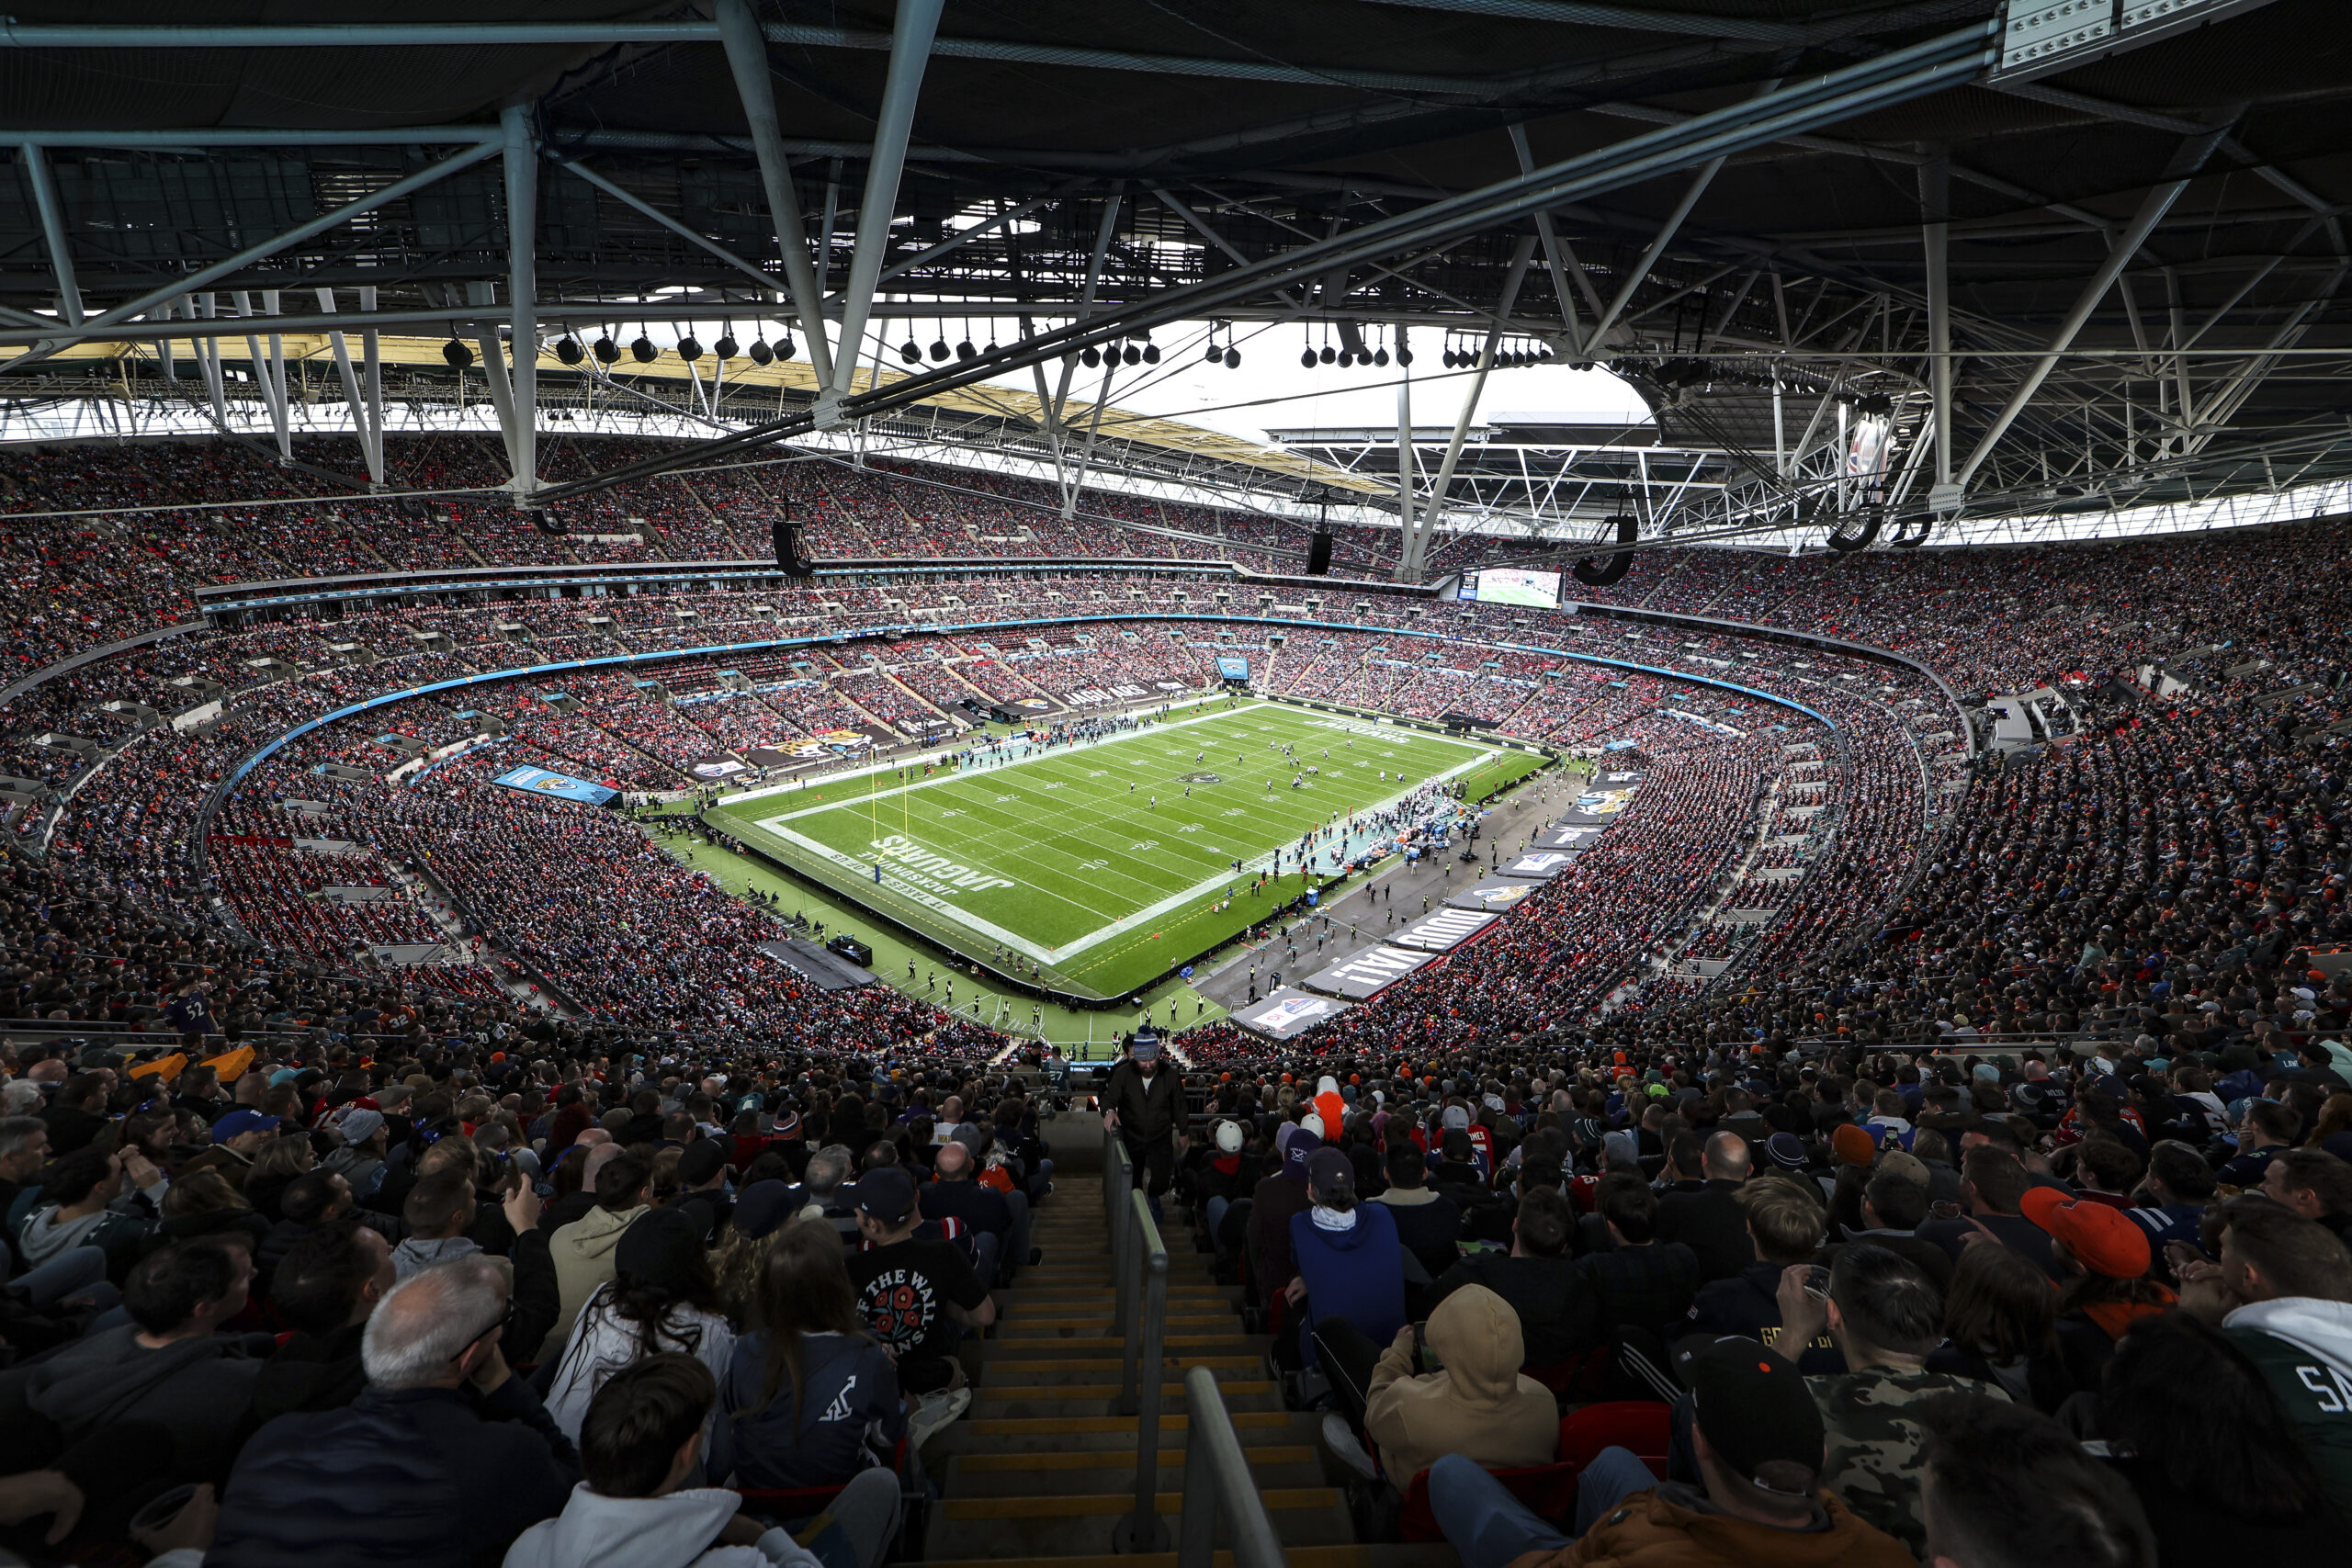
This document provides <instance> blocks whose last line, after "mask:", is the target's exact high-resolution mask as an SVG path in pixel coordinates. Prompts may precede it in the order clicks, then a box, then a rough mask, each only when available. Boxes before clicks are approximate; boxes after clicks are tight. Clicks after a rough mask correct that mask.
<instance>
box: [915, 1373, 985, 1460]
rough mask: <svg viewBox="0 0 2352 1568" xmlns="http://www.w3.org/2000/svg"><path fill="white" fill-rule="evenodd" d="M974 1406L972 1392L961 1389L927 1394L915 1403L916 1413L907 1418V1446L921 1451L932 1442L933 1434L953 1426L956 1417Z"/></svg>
mask: <svg viewBox="0 0 2352 1568" xmlns="http://www.w3.org/2000/svg"><path fill="white" fill-rule="evenodd" d="M971 1406H972V1391H971V1390H970V1389H968V1388H959V1389H956V1390H953V1391H952V1392H951V1391H949V1390H946V1389H942V1390H940V1391H939V1392H938V1393H926V1394H924V1395H922V1397H921V1398H920V1399H918V1400H916V1402H915V1412H914V1414H913V1415H912V1416H909V1417H908V1418H907V1444H908V1446H909V1447H910V1448H913V1449H917V1450H920V1449H921V1448H922V1446H923V1444H925V1443H927V1442H929V1441H931V1439H932V1436H933V1434H934V1433H936V1432H939V1431H941V1430H942V1429H944V1428H945V1427H949V1426H951V1425H953V1424H954V1423H955V1421H956V1417H958V1416H962V1415H963V1414H964V1412H965V1411H967V1410H968V1409H970V1408H971Z"/></svg>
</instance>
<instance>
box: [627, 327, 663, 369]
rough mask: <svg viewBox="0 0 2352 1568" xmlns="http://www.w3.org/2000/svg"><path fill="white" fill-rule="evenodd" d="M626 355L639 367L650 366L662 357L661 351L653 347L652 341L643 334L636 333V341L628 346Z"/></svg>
mask: <svg viewBox="0 0 2352 1568" xmlns="http://www.w3.org/2000/svg"><path fill="white" fill-rule="evenodd" d="M628 354H629V357H630V358H631V359H634V360H636V361H637V362H638V363H639V365H650V364H652V363H653V362H654V361H655V360H657V359H659V358H661V357H662V351H661V350H660V349H658V348H656V347H654V346H653V340H652V339H651V338H650V337H647V336H646V335H645V334H644V333H638V334H637V341H636V342H634V343H632V344H629V345H628Z"/></svg>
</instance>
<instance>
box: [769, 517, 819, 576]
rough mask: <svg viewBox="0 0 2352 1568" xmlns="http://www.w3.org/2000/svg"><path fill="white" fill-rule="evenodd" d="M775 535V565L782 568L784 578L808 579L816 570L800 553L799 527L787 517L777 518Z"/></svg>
mask: <svg viewBox="0 0 2352 1568" xmlns="http://www.w3.org/2000/svg"><path fill="white" fill-rule="evenodd" d="M774 532H775V564H776V565H778V566H780V567H782V568H784V574H785V575H786V577H809V576H811V575H813V574H814V572H815V570H816V569H815V568H814V567H812V566H810V565H809V560H808V558H807V557H805V556H803V555H802V554H801V553H800V525H799V524H797V523H796V522H794V521H793V520H792V519H791V518H789V517H779V518H777V519H776V520H775V525H774Z"/></svg>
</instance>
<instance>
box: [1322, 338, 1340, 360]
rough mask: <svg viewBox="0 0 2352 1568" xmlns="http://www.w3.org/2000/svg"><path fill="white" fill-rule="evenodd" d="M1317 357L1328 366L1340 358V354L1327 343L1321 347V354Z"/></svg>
mask: <svg viewBox="0 0 2352 1568" xmlns="http://www.w3.org/2000/svg"><path fill="white" fill-rule="evenodd" d="M1317 357H1318V358H1320V359H1321V360H1322V361H1323V363H1324V364H1326V365H1329V364H1331V363H1332V362H1333V361H1335V360H1337V359H1338V358H1339V357H1340V353H1339V350H1337V349H1335V348H1333V347H1332V346H1331V345H1330V344H1328V343H1327V344H1324V345H1323V352H1322V353H1321V354H1320V355H1317Z"/></svg>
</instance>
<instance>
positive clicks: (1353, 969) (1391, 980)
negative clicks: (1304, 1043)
mask: <svg viewBox="0 0 2352 1568" xmlns="http://www.w3.org/2000/svg"><path fill="white" fill-rule="evenodd" d="M1436 956H1437V954H1435V953H1413V952H1410V951H1408V950H1407V949H1405V948H1401V947H1367V948H1365V949H1364V950H1363V952H1362V953H1353V954H1351V955H1350V956H1348V957H1346V958H1343V959H1341V960H1340V962H1339V963H1337V964H1332V965H1331V967H1329V969H1326V970H1324V971H1323V972H1322V973H1320V974H1317V975H1310V976H1307V977H1306V980H1305V981H1304V982H1303V984H1305V985H1306V987H1308V988H1309V989H1310V990H1317V991H1328V992H1329V993H1330V994H1331V995H1333V996H1335V997H1346V998H1349V999H1350V1000H1351V1001H1359V1002H1360V1001H1363V1000H1364V999H1365V998H1368V997H1374V996H1377V995H1379V994H1380V993H1381V992H1382V991H1384V990H1385V989H1387V988H1388V987H1390V986H1393V985H1395V984H1396V983H1397V981H1399V980H1401V979H1403V978H1404V977H1405V976H1408V975H1410V974H1411V973H1412V972H1413V971H1414V970H1416V969H1419V967H1420V966H1421V965H1422V964H1427V963H1430V961H1431V960H1433V959H1434V958H1436Z"/></svg>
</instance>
